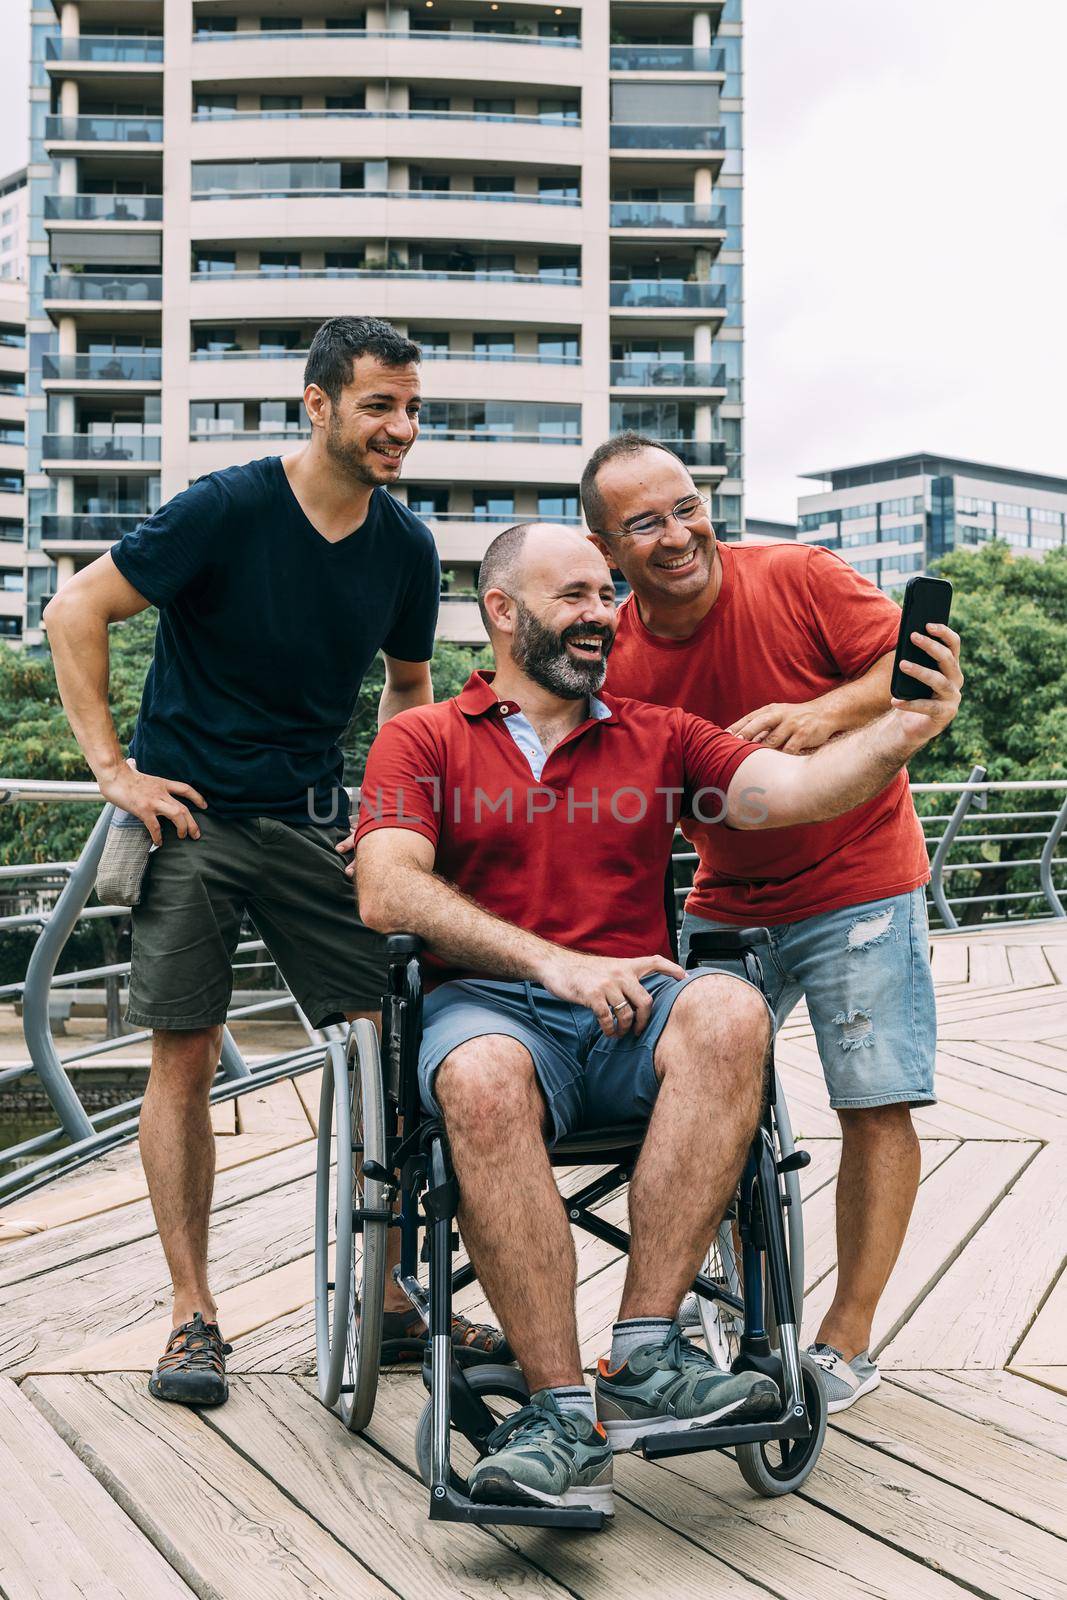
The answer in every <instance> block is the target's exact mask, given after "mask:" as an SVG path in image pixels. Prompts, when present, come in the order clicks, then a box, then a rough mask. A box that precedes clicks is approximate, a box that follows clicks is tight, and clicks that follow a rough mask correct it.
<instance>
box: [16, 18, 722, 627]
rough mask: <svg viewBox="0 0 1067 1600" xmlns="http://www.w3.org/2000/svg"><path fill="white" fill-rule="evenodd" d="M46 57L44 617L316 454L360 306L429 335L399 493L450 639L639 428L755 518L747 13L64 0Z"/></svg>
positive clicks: (38, 442) (36, 169) (36, 195)
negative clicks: (246, 473)
mask: <svg viewBox="0 0 1067 1600" xmlns="http://www.w3.org/2000/svg"><path fill="white" fill-rule="evenodd" d="M35 3H36V4H37V6H38V7H41V6H42V5H43V0H35ZM32 49H33V58H34V59H33V74H32V82H33V88H32V90H31V95H32V99H33V106H32V112H33V116H32V122H31V161H30V169H29V173H30V221H31V239H30V252H31V281H30V292H31V299H30V376H29V381H30V400H29V405H30V411H31V418H34V417H36V420H35V421H33V422H32V425H31V429H30V460H29V464H28V472H29V478H28V482H29V486H30V492H29V530H28V532H29V540H30V544H31V546H32V547H33V548H34V549H39V550H41V551H43V552H45V554H46V555H47V557H48V558H49V563H50V566H49V572H48V576H47V578H44V577H40V576H39V577H36V578H35V579H34V581H33V591H34V592H33V593H32V595H31V596H30V600H29V607H28V612H29V614H28V619H27V620H28V624H29V625H30V626H31V627H32V626H39V616H40V609H41V601H42V599H43V598H45V597H46V594H47V591H48V587H49V585H52V584H54V583H55V582H61V581H63V579H64V577H65V576H67V575H69V574H70V573H71V572H73V571H74V570H75V569H76V567H77V566H78V565H80V564H82V563H84V562H85V561H87V560H89V559H91V558H92V557H93V556H95V555H96V554H98V553H99V552H100V551H101V550H104V549H106V548H107V546H108V544H109V543H110V542H111V541H112V540H113V539H114V538H116V537H117V536H119V535H120V534H121V533H122V532H123V531H124V530H125V529H126V528H128V527H131V526H133V525H135V524H136V522H137V520H138V519H139V518H140V517H142V516H143V515H144V514H145V513H146V512H148V511H151V510H152V509H153V508H154V507H155V506H156V505H158V504H159V502H160V500H161V498H165V497H169V496H170V495H172V494H174V493H176V492H177V491H178V490H180V489H182V488H184V487H185V486H186V485H187V484H188V483H189V482H190V481H192V480H193V479H195V478H197V477H198V476H200V475H201V474H202V473H205V472H210V471H212V470H214V469H216V468H218V467H222V466H225V465H229V464H231V463H234V462H239V461H245V460H250V459H253V458H255V457H256V456H259V455H264V454H269V453H272V452H279V453H280V452H284V451H285V450H286V449H288V448H290V447H291V446H292V443H293V442H294V441H295V440H296V439H297V438H299V436H300V435H301V433H302V432H303V431H304V428H305V426H306V423H305V419H304V415H303V408H302V405H301V403H300V394H301V389H302V361H303V357H304V353H305V351H306V349H307V345H308V343H309V341H310V338H311V336H312V334H313V332H314V330H315V327H316V326H317V325H318V323H319V322H320V321H321V320H322V319H323V318H324V317H327V316H331V315H335V314H338V313H349V314H352V313H363V314H370V315H376V316H384V317H387V318H388V319H389V320H390V321H391V322H393V323H394V324H395V325H396V326H397V327H399V328H401V329H402V330H404V331H406V332H407V333H409V334H410V335H411V336H412V337H413V338H415V339H417V340H418V341H419V342H420V343H421V345H422V347H423V350H424V352H425V360H424V368H423V374H424V392H425V396H426V405H425V409H424V412H423V421H422V436H421V438H420V440H419V443H418V445H417V447H416V449H415V451H414V453H413V455H412V457H411V458H410V460H409V463H408V466H407V468H406V469H405V476H404V482H403V484H402V486H401V487H400V488H399V489H398V491H397V492H398V493H399V494H400V495H401V496H402V497H404V498H406V499H407V501H408V503H409V504H410V505H411V506H412V508H413V509H415V510H416V511H417V512H418V513H419V514H420V515H421V516H423V517H424V518H425V520H426V521H427V522H428V523H429V524H430V526H431V527H432V528H433V530H434V534H435V536H436V538H437V540H438V543H439V547H440V551H441V558H442V562H443V565H444V569H445V573H446V578H445V594H444V602H445V603H444V604H443V606H442V632H443V633H444V634H445V635H446V636H448V637H452V638H458V639H472V640H473V639H475V638H479V637H481V625H480V622H479V621H478V618H477V611H476V607H475V606H474V604H473V600H472V599H471V598H470V597H471V593H472V589H473V586H474V584H475V582H476V576H477V569H478V563H479V560H480V558H481V555H482V553H483V552H484V549H485V547H486V545H487V544H488V542H489V540H490V539H491V538H492V537H493V535H494V533H495V532H497V531H499V529H500V528H502V527H505V526H507V525H508V524H509V523H511V522H513V521H516V520H518V519H520V518H523V517H536V516H540V517H546V518H552V519H554V520H562V521H570V522H574V523H575V524H578V523H579V521H580V508H579V503H578V490H577V485H578V480H579V476H580V472H581V466H582V462H583V460H584V458H585V455H586V454H587V453H588V451H589V450H590V449H592V448H593V447H594V446H595V445H596V444H598V443H599V442H600V441H601V440H602V439H603V438H604V437H606V436H607V434H608V433H609V432H613V431H615V430H617V429H620V428H627V427H636V428H640V429H641V430H642V431H645V432H648V433H652V434H654V435H656V436H657V437H660V438H662V439H664V440H666V441H669V442H670V443H671V444H672V445H673V447H674V448H675V449H677V450H678V452H679V454H681V455H682V456H683V457H684V459H685V460H686V461H687V462H688V463H689V465H690V466H691V468H692V471H693V474H694V477H695V478H696V479H697V481H698V483H699V484H700V485H701V486H702V487H703V488H704V489H705V490H706V492H708V493H709V494H710V495H711V496H712V498H713V512H714V515H715V518H716V521H717V524H718V526H719V527H720V529H721V530H722V531H723V532H724V533H725V534H726V535H727V536H730V535H731V534H732V535H738V534H740V531H741V529H742V527H743V516H742V493H743V488H742V471H743V466H742V463H743V455H742V364H741V358H742V337H743V322H742V275H741V273H742V269H741V261H742V256H741V184H742V170H741V8H740V0H643V3H634V0H582V3H579V4H566V5H553V4H543V3H540V0H411V3H410V4H406V5H400V4H391V3H378V4H374V3H371V0H367V3H366V4H365V5H364V4H362V3H360V0H309V3H308V4H306V5H303V6H300V7H296V6H289V5H287V4H286V0H167V3H166V6H165V7H164V4H163V3H162V0H56V9H55V10H53V9H51V8H50V7H49V8H47V9H38V10H36V11H35V12H34V13H33V17H32Z"/></svg>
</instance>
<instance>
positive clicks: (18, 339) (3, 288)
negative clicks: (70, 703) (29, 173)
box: [0, 196, 26, 644]
mask: <svg viewBox="0 0 1067 1600" xmlns="http://www.w3.org/2000/svg"><path fill="white" fill-rule="evenodd" d="M4 198H5V199H6V196H5V197H4ZM0 204H2V201H0ZM25 478H26V285H25V284H24V283H21V282H19V281H17V279H16V278H15V277H14V276H13V275H12V276H11V277H2V278H0V639H3V640H4V641H5V642H6V643H7V644H18V643H20V641H21V639H22V634H23V621H24V613H25V589H26V572H25V563H26V555H25V541H26V485H25Z"/></svg>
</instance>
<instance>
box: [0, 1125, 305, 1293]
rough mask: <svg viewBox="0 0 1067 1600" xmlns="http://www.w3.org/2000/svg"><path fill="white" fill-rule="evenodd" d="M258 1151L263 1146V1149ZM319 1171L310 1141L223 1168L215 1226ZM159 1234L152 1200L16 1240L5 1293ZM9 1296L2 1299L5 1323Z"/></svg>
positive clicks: (3, 1261) (243, 1140) (0, 1278)
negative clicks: (243, 1206)
mask: <svg viewBox="0 0 1067 1600" xmlns="http://www.w3.org/2000/svg"><path fill="white" fill-rule="evenodd" d="M259 1140H260V1135H259V1134H241V1135H239V1137H238V1138H236V1139H228V1140H226V1141H225V1143H224V1146H223V1153H224V1154H226V1155H227V1156H228V1155H229V1151H230V1148H231V1146H233V1147H235V1149H236V1150H237V1151H238V1152H239V1153H244V1152H249V1151H251V1150H252V1149H253V1146H257V1145H258V1144H259ZM259 1148H260V1149H261V1150H262V1149H263V1148H264V1147H263V1146H262V1145H259ZM94 1165H95V1163H94ZM314 1170H315V1146H314V1142H313V1141H312V1140H310V1139H305V1140H300V1141H298V1142H297V1143H296V1144H293V1145H285V1146H283V1147H282V1148H281V1149H280V1150H277V1151H268V1153H266V1154H261V1155H260V1156H259V1157H258V1158H257V1159H255V1160H251V1159H250V1160H247V1161H245V1160H241V1161H237V1162H236V1163H235V1164H234V1165H233V1166H221V1167H220V1169H219V1173H218V1176H217V1178H216V1180H215V1196H214V1203H213V1208H212V1217H213V1225H214V1219H215V1218H218V1219H219V1220H221V1219H222V1218H223V1215H224V1213H226V1212H227V1211H230V1210H232V1208H233V1207H234V1206H235V1205H239V1204H241V1203H242V1202H243V1201H244V1200H246V1199H250V1198H254V1197H257V1196H259V1195H263V1194H269V1193H270V1192H271V1191H272V1190H274V1189H278V1188H281V1187H282V1186H283V1185H284V1184H286V1183H291V1182H293V1180H294V1179H295V1178H301V1177H307V1176H309V1175H310V1174H311V1173H313V1172H314ZM62 1192H63V1188H62V1185H60V1186H58V1188H57V1189H56V1190H55V1191H53V1190H52V1188H51V1187H49V1188H48V1189H47V1190H43V1191H42V1194H47V1195H48V1196H49V1198H51V1197H52V1196H53V1193H55V1194H57V1195H59V1194H62ZM155 1233H156V1222H155V1217H154V1216H153V1215H152V1207H151V1205H150V1204H149V1201H148V1199H147V1197H146V1198H144V1199H142V1200H137V1201H133V1202H131V1203H129V1204H127V1205H125V1206H121V1207H116V1208H115V1209H114V1210H113V1211H111V1213H110V1214H109V1215H108V1216H107V1217H106V1218H105V1219H104V1220H103V1221H101V1219H100V1218H98V1217H95V1216H90V1217H87V1218H84V1219H80V1220H76V1221H72V1222H68V1223H63V1224H57V1226H56V1227H55V1228H50V1229H48V1230H46V1231H45V1232H44V1233H43V1234H41V1235H39V1236H38V1237H36V1238H34V1239H33V1240H32V1241H23V1242H18V1241H16V1242H15V1243H13V1244H10V1245H8V1246H7V1247H6V1248H5V1249H4V1250H3V1251H0V1289H4V1290H6V1289H10V1288H11V1287H12V1285H14V1284H16V1283H24V1282H26V1281H27V1280H28V1279H30V1278H33V1277H40V1278H44V1277H45V1276H46V1275H49V1274H51V1273H53V1272H55V1271H57V1270H66V1271H68V1272H70V1271H72V1270H73V1269H74V1266H75V1264H76V1263H77V1262H78V1261H80V1260H84V1259H88V1258H89V1257H95V1256H99V1255H100V1253H101V1251H102V1250H105V1249H106V1250H117V1249H120V1248H121V1247H122V1246H124V1245H130V1244H133V1243H135V1242H136V1241H137V1240H145V1239H151V1238H154V1237H155ZM6 1298H7V1297H6V1296H0V1324H2V1321H3V1309H4V1302H6Z"/></svg>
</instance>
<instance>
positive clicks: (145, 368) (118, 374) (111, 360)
mask: <svg viewBox="0 0 1067 1600" xmlns="http://www.w3.org/2000/svg"><path fill="white" fill-rule="evenodd" d="M41 376H42V377H43V378H44V380H45V381H46V382H48V381H49V380H51V381H54V382H65V383H70V382H75V383H159V382H160V381H161V379H162V376H163V357H162V356H161V355H160V354H159V352H158V351H141V350H106V351H99V352H97V351H91V352H79V353H78V354H76V355H62V356H57V355H44V356H42V357H41Z"/></svg>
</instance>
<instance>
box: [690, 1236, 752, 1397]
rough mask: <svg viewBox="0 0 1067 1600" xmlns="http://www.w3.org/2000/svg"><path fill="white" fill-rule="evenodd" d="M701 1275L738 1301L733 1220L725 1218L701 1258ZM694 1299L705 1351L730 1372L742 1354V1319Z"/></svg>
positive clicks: (721, 1307)
mask: <svg viewBox="0 0 1067 1600" xmlns="http://www.w3.org/2000/svg"><path fill="white" fill-rule="evenodd" d="M703 1273H704V1276H705V1277H707V1278H711V1279H712V1280H713V1282H715V1283H720V1284H722V1286H723V1288H724V1289H726V1290H728V1291H729V1293H730V1294H732V1295H736V1296H737V1297H738V1298H740V1297H741V1252H740V1246H739V1244H738V1241H737V1239H736V1236H735V1234H734V1224H733V1219H732V1218H730V1217H727V1218H726V1219H725V1220H724V1221H723V1222H722V1223H721V1224H720V1226H719V1231H718V1234H717V1235H716V1238H715V1242H714V1243H713V1245H712V1247H711V1249H710V1250H709V1251H708V1253H707V1255H706V1256H705V1258H704V1266H703ZM694 1299H695V1301H696V1313H697V1319H698V1321H699V1326H700V1331H701V1333H702V1335H703V1338H704V1348H705V1350H706V1351H707V1352H708V1355H709V1356H710V1357H711V1359H712V1360H713V1361H714V1363H715V1365H716V1366H717V1367H719V1368H720V1369H721V1370H722V1371H723V1372H729V1371H730V1368H731V1367H732V1366H733V1363H734V1360H735V1358H736V1357H737V1356H738V1355H739V1354H740V1352H741V1334H742V1332H743V1331H744V1318H743V1317H742V1316H741V1314H740V1312H737V1311H734V1310H733V1309H732V1307H730V1306H726V1305H723V1303H722V1302H721V1301H719V1300H705V1299H703V1298H702V1297H701V1296H700V1295H695V1296H694Z"/></svg>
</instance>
